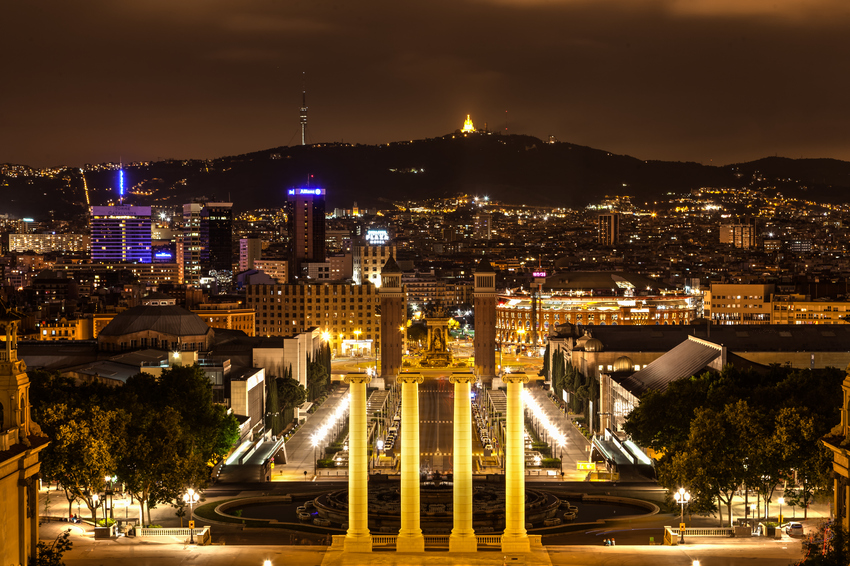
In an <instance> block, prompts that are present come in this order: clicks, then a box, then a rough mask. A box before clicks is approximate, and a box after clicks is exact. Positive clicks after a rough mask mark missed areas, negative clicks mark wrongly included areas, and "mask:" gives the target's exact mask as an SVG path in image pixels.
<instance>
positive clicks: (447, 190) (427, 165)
mask: <svg viewBox="0 0 850 566" xmlns="http://www.w3.org/2000/svg"><path fill="white" fill-rule="evenodd" d="M125 171H126V173H125V174H126V186H127V187H129V188H131V189H130V190H131V191H132V192H134V193H135V194H131V195H130V196H128V198H127V200H126V202H127V203H129V204H171V205H179V204H183V203H185V202H190V201H191V200H192V199H194V198H201V197H206V198H208V199H211V200H230V201H232V202H234V205H235V208H236V209H237V210H240V211H241V210H249V209H255V208H262V207H278V206H281V205H282V204H283V202H284V200H285V194H286V189H287V188H290V187H293V186H302V185H305V184H306V183H307V180H308V178H309V177H310V176H311V175H312V176H313V177H312V179H311V180H310V182H311V184H312V185H314V186H322V187H325V188H326V189H327V191H328V193H327V195H328V196H327V201H328V207H329V208H331V209H332V208H334V207H350V206H351V204H352V203H353V202H354V201H356V202H357V203H358V204H359V205H360V206H361V207H364V206H367V207H372V206H379V207H388V206H390V205H391V203H393V202H397V201H400V200H406V199H417V200H418V199H425V198H429V197H443V196H449V195H453V194H458V193H470V194H477V195H482V196H483V195H489V196H490V197H491V198H494V199H498V200H500V201H504V202H508V203H515V204H529V205H548V206H566V207H581V206H584V205H586V204H588V203H592V202H598V201H600V200H601V199H602V198H604V196H605V195H615V194H620V195H623V194H627V195H632V196H634V197H636V202H642V201H649V200H651V199H656V200H657V199H658V198H660V197H662V196H663V195H664V194H666V193H668V192H675V193H683V192H687V191H688V190H690V189H692V188H698V187H743V186H770V187H776V188H778V189H780V190H782V191H783V193H784V194H786V195H787V196H804V197H806V198H811V199H814V200H825V201H831V202H840V201H844V200H846V195H847V194H850V193H848V191H850V163H848V162H844V161H837V160H830V159H800V160H795V159H785V158H765V159H761V160H758V161H754V162H750V163H742V164H735V165H729V166H724V167H713V166H706V165H701V164H698V163H681V162H665V161H642V160H639V159H635V158H633V157H629V156H624V155H616V154H611V153H608V152H606V151H602V150H598V149H593V148H590V147H584V146H578V145H573V144H569V143H554V144H549V143H544V142H543V141H541V140H539V139H537V138H533V137H530V136H522V135H505V136H502V135H492V136H491V135H469V136H461V135H453V134H449V135H446V136H443V137H440V138H432V139H426V140H416V141H411V142H396V143H389V144H385V145H379V146H367V145H347V144H345V145H344V144H319V145H314V146H295V147H277V148H272V149H268V150H264V151H259V152H255V153H250V154H245V155H237V156H229V157H221V158H218V159H214V160H209V161H203V160H186V161H161V162H154V163H151V164H149V165H146V166H140V167H134V166H128V167H126V168H125ZM117 177H118V176H117V173H116V172H115V171H95V172H87V173H86V177H85V180H86V183H87V185H88V188H89V194H90V198H91V203H92V204H104V203H106V201H107V200H108V199H110V198H114V196H115V188H116V185H117ZM0 199H2V200H0V202H3V203H4V204H3V205H2V206H0V213H10V214H14V215H19V216H21V215H23V216H36V217H45V216H47V215H48V213H49V211H53V214H54V215H55V216H57V217H67V216H73V215H75V214H79V213H82V212H84V210H85V194H84V191H83V179H82V177H81V175H80V172H79V169H67V170H64V171H62V172H61V173H59V174H57V175H54V176H26V177H24V176H18V177H2V176H0Z"/></svg>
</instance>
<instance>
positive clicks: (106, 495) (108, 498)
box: [103, 476, 118, 520]
mask: <svg viewBox="0 0 850 566" xmlns="http://www.w3.org/2000/svg"><path fill="white" fill-rule="evenodd" d="M103 479H104V481H105V482H106V483H107V489H106V491H104V492H103V504H104V505H105V506H107V507H108V508H109V518H110V519H114V518H115V516H114V514H113V512H112V507H113V505H112V504H113V498H112V496H113V495H114V493H115V492H114V491H113V490H112V484H114V483H115V482H116V481H117V480H118V477H117V476H106V477H105V478H103ZM103 518H104V520H106V511H105V510H104V512H103Z"/></svg>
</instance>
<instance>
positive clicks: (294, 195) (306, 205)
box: [286, 187, 326, 277]
mask: <svg viewBox="0 0 850 566" xmlns="http://www.w3.org/2000/svg"><path fill="white" fill-rule="evenodd" d="M288 197H289V198H288V201H287V203H286V226H287V230H288V232H289V245H290V247H291V250H292V252H291V258H292V260H291V262H290V277H300V276H301V264H302V263H305V262H324V261H325V259H326V258H325V254H326V247H325V246H326V244H325V189H314V188H312V187H306V188H298V189H289V194H288Z"/></svg>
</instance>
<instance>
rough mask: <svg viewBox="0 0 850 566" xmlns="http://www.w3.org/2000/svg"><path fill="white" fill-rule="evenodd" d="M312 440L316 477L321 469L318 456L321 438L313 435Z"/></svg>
mask: <svg viewBox="0 0 850 566" xmlns="http://www.w3.org/2000/svg"><path fill="white" fill-rule="evenodd" d="M310 441H311V444H312V445H313V477H315V476H316V473H317V471H318V469H319V460H318V456H316V447H317V446H319V439H318V438H317V437H316V436H315V435H313V436H312V437H311V439H310Z"/></svg>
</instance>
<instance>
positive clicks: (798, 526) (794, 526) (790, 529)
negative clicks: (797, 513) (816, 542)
mask: <svg viewBox="0 0 850 566" xmlns="http://www.w3.org/2000/svg"><path fill="white" fill-rule="evenodd" d="M785 534H787V535H788V536H792V537H801V536H803V524H802V523H797V522H791V523H788V524H787V525H785Z"/></svg>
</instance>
